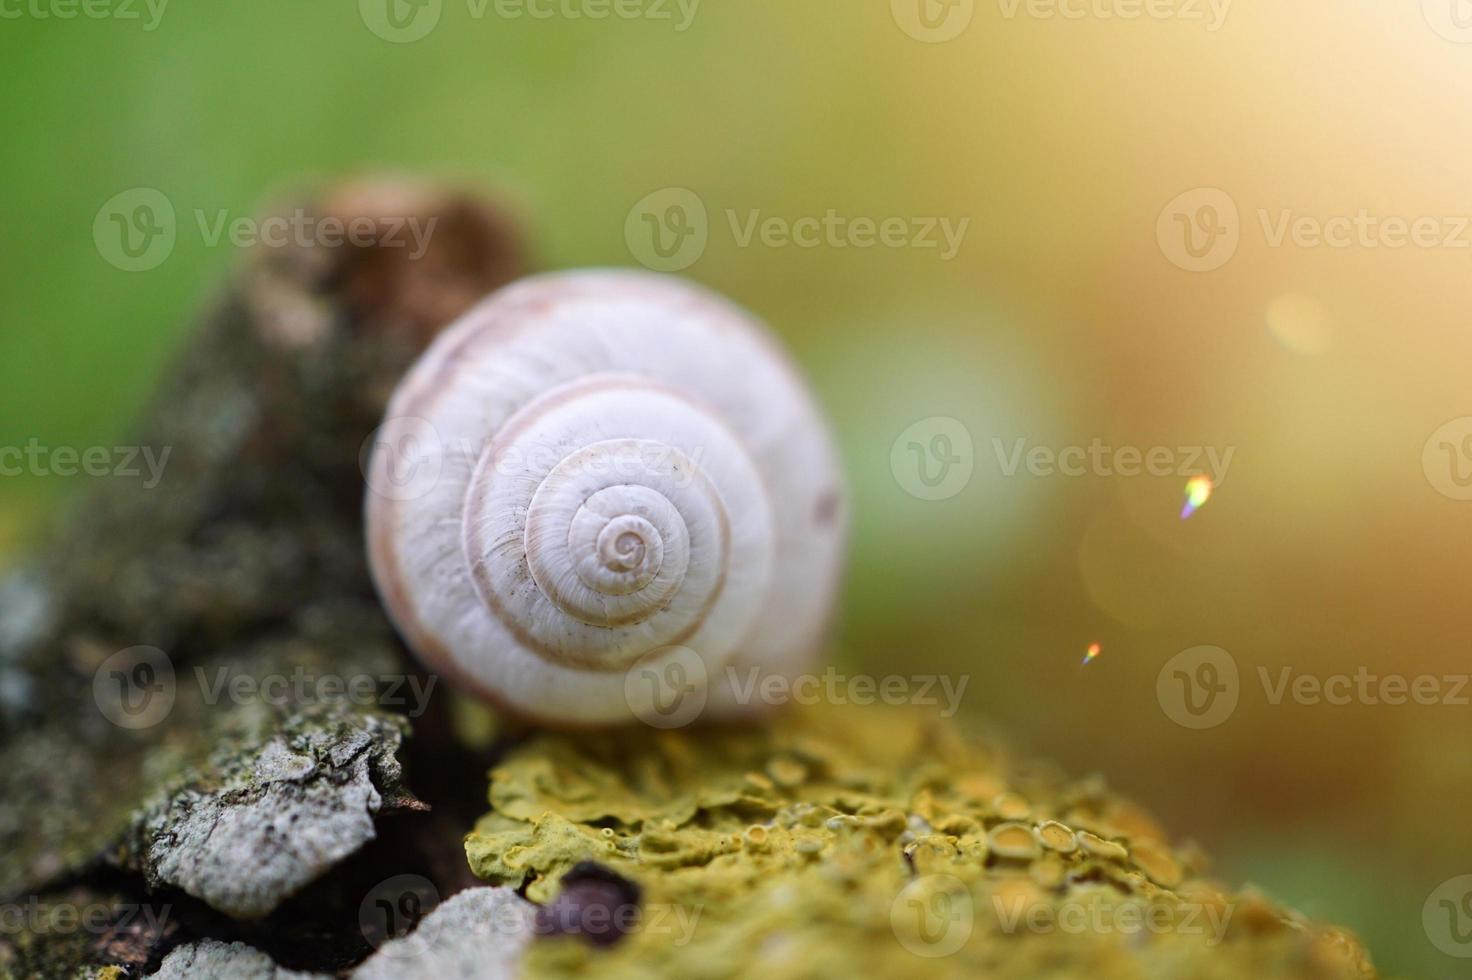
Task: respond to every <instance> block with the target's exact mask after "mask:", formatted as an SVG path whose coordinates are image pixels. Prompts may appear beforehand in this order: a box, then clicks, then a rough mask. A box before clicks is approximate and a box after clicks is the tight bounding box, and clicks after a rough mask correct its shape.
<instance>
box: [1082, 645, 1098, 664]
mask: <svg viewBox="0 0 1472 980" xmlns="http://www.w3.org/2000/svg"><path fill="white" fill-rule="evenodd" d="M1100 652H1101V648H1100V646H1099V644H1097V643H1090V644H1089V649H1088V651H1087V652H1085V653H1084V659H1083V664H1084V665H1085V666H1086V665H1088V664H1090V663H1093V661H1094V658H1095V657H1097V656H1098V655H1099V654H1100Z"/></svg>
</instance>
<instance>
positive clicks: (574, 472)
mask: <svg viewBox="0 0 1472 980" xmlns="http://www.w3.org/2000/svg"><path fill="white" fill-rule="evenodd" d="M372 445H373V447H374V448H373V457H372V459H371V461H370V462H369V463H368V471H367V472H368V483H369V487H370V492H369V494H368V502H367V521H368V541H369V556H370V560H371V565H372V570H373V575H374V579H375V582H376V583H377V585H378V590H379V593H380V595H381V596H382V597H383V599H384V602H385V605H386V606H387V608H388V611H389V614H390V615H391V616H392V618H393V620H394V622H395V623H396V625H397V626H398V627H399V630H400V632H401V633H402V634H403V635H404V637H405V639H406V640H407V641H408V643H409V645H410V646H411V647H412V648H413V649H414V650H415V651H416V653H417V654H418V655H419V657H420V658H421V659H422V660H424V661H425V663H426V664H427V665H428V666H429V667H430V668H431V669H435V670H440V671H443V672H445V673H447V674H450V675H452V676H454V677H457V678H458V679H460V680H461V681H463V682H464V683H466V684H468V685H469V686H471V687H472V688H473V689H475V690H477V691H478V692H480V693H481V694H482V695H484V696H485V697H487V698H489V699H490V700H492V701H494V702H496V703H498V704H500V705H502V706H503V707H505V708H508V709H510V710H512V711H513V712H515V713H518V714H521V715H525V716H528V717H531V718H534V719H538V720H541V721H545V722H552V723H563V724H603V723H610V722H618V721H623V720H628V719H630V718H632V717H633V714H631V705H630V704H629V702H628V699H627V697H626V688H625V679H626V676H627V674H628V672H629V671H630V670H631V669H632V668H633V667H634V665H636V664H640V665H642V666H649V665H651V664H653V665H655V666H656V667H657V666H658V664H659V662H660V661H661V658H663V657H670V656H675V655H676V652H678V654H679V655H681V656H687V657H688V656H689V655H690V652H691V651H693V652H694V653H695V654H696V655H698V656H699V658H700V661H701V665H703V667H704V670H703V672H702V673H703V675H704V677H703V681H704V684H705V687H706V690H705V692H704V694H705V695H707V697H706V700H705V701H704V707H703V711H704V713H705V714H706V715H707V716H710V715H714V716H722V715H731V714H735V713H738V712H740V711H742V710H743V709H744V708H746V707H749V706H748V705H745V704H742V703H740V701H741V699H740V698H738V697H737V694H736V691H737V689H740V688H746V689H747V690H748V691H749V689H750V688H749V680H750V678H751V677H752V676H756V677H763V676H765V675H768V674H780V675H783V676H786V677H789V678H790V677H791V676H792V675H794V674H797V673H800V672H801V671H802V670H804V669H806V668H807V667H808V666H809V665H810V664H811V661H812V658H813V656H814V655H815V654H816V652H817V650H818V648H819V647H820V646H821V644H822V641H823V635H824V632H825V629H826V626H827V624H828V621H829V619H830V616H831V611H832V606H833V602H834V595H835V592H836V590H837V586H838V582H839V573H840V566H841V564H842V560H843V551H844V536H845V519H844V507H843V489H842V479H841V476H840V472H839V466H838V461H837V454H836V452H835V450H834V447H833V443H832V439H831V437H830V434H829V431H828V428H827V426H826V424H825V422H824V420H823V418H822V416H821V414H820V412H819V411H818V409H817V406H816V404H815V403H814V401H813V399H812V397H811V396H810V394H809V393H808V391H807V388H806V386H805V384H804V383H803V381H802V379H801V377H800V376H799V375H798V374H797V372H796V371H795V369H794V368H793V366H792V365H791V364H790V363H789V361H788V359H787V357H786V356H785V354H784V353H783V351H782V350H781V348H780V347H779V346H778V344H777V342H776V341H775V340H774V338H772V337H771V336H770V335H769V334H768V332H767V331H766V329H765V328H764V327H763V326H762V325H761V324H760V323H758V322H756V321H755V320H753V319H752V318H751V317H750V316H749V315H747V314H746V313H744V312H743V311H742V310H740V309H739V308H737V307H736V306H734V305H732V304H731V303H729V302H727V301H726V300H724V299H722V298H721V297H719V296H716V295H714V294H712V293H710V292H708V291H706V290H704V289H701V288H699V287H696V286H694V285H692V284H690V283H687V282H685V281H683V280H679V279H675V278H672V277H664V276H656V275H652V274H647V273H635V272H623V271H586V272H571V273H560V274H553V275H546V276H538V277H534V278H531V279H526V280H523V281H521V282H519V283H516V284H513V285H511V286H509V287H507V288H505V289H503V290H502V291H500V292H498V293H496V294H495V295H493V296H492V297H490V298H489V299H487V300H486V301H485V302H484V303H482V304H481V305H480V306H479V307H477V308H476V309H474V310H472V311H471V312H470V313H468V314H466V315H465V316H464V317H463V318H462V319H461V320H460V321H459V322H457V323H456V324H454V325H453V326H451V327H450V328H449V329H448V330H446V331H445V332H444V333H443V334H442V335H441V336H440V337H439V338H438V339H437V340H436V341H435V343H434V344H433V345H432V346H431V347H430V349H429V351H428V352H427V353H426V354H425V355H424V357H423V358H422V359H421V360H420V361H419V363H418V364H416V365H415V366H414V367H413V368H412V369H411V370H410V372H409V373H408V375H407V376H406V377H405V379H404V380H403V382H402V383H401V384H400V386H399V388H398V390H397V391H396V393H395V395H394V397H393V399H392V402H391V403H390V405H389V409H388V420H387V421H386V423H385V425H384V427H383V428H381V429H380V430H379V433H378V434H377V436H376V437H375V439H374V440H373V442H372ZM737 680H739V681H740V683H739V684H736V683H735V681H737ZM748 700H749V698H748Z"/></svg>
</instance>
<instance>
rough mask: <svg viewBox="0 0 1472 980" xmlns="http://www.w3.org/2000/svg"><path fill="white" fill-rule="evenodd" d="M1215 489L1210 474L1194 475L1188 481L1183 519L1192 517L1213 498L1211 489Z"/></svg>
mask: <svg viewBox="0 0 1472 980" xmlns="http://www.w3.org/2000/svg"><path fill="white" fill-rule="evenodd" d="M1213 489H1215V487H1214V486H1213V485H1212V482H1211V477H1209V476H1193V477H1191V479H1189V480H1187V481H1186V503H1185V506H1183V507H1182V508H1181V520H1183V521H1184V520H1185V519H1186V518H1188V517H1190V516H1191V515H1192V514H1194V513H1196V511H1198V510H1200V509H1201V506H1202V505H1203V504H1205V503H1206V502H1207V501H1208V500H1210V499H1211V491H1212V490H1213Z"/></svg>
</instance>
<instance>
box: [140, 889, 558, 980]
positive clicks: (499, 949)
mask: <svg viewBox="0 0 1472 980" xmlns="http://www.w3.org/2000/svg"><path fill="white" fill-rule="evenodd" d="M535 909H536V906H534V905H532V904H531V903H530V902H528V901H526V900H525V899H523V898H521V897H519V896H518V895H517V894H516V893H515V892H514V891H512V890H511V889H509V888H471V889H468V890H466V891H463V892H461V893H460V894H458V895H456V896H455V897H454V898H451V899H449V900H448V901H446V902H445V903H443V904H442V905H440V906H438V907H437V908H436V909H435V910H434V911H433V912H431V913H430V914H429V915H427V916H425V918H424V921H423V922H421V923H419V927H418V928H417V929H415V930H414V931H413V932H411V933H410V934H409V935H407V936H404V937H403V938H400V939H394V940H391V941H389V942H387V943H384V944H383V947H382V948H380V949H379V950H378V952H376V953H374V954H373V955H372V956H371V957H369V958H368V960H367V961H366V962H364V963H363V964H362V965H361V966H359V967H358V968H357V969H355V970H353V971H352V972H351V973H350V974H348V977H349V980H513V978H514V977H517V976H519V975H520V969H521V967H520V963H521V957H522V954H523V951H524V950H525V949H526V946H527V944H528V943H529V942H530V941H531V939H532V935H533V932H532V917H533V912H534V911H535ZM196 977H209V978H211V980H331V978H330V975H328V974H319V973H299V972H296V971H292V970H287V969H283V968H282V967H280V966H278V965H277V964H276V962H275V961H274V960H272V959H271V957H270V956H268V955H266V954H265V953H263V952H261V951H260V950H257V949H252V948H251V947H249V946H247V945H245V944H244V943H222V942H218V941H215V940H203V941H200V942H197V943H190V944H188V945H186V946H181V947H179V948H178V949H176V950H174V951H173V952H172V953H170V954H169V955H168V957H166V958H165V959H164V961H163V963H162V964H160V966H159V969H158V970H157V971H156V972H154V973H152V974H149V978H150V980H195V978H196Z"/></svg>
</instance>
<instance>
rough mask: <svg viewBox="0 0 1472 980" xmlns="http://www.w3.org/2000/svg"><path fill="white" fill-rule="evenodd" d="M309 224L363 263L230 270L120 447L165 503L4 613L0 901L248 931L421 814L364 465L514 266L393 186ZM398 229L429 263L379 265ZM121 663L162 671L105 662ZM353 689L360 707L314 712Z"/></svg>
mask: <svg viewBox="0 0 1472 980" xmlns="http://www.w3.org/2000/svg"><path fill="white" fill-rule="evenodd" d="M301 206H302V207H303V209H304V210H305V212H306V213H307V214H309V215H315V216H318V217H327V216H337V217H340V218H342V219H345V220H346V219H351V218H354V217H360V216H367V217H369V218H372V219H374V221H375V222H376V227H377V228H378V229H379V235H378V238H379V243H378V244H376V245H374V246H369V247H353V246H344V247H340V248H328V247H323V246H316V247H310V246H299V247H291V248H287V249H276V250H272V249H261V250H258V251H256V252H253V253H251V254H249V255H248V256H247V258H246V260H245V262H244V263H243V269H242V270H241V271H240V272H239V274H238V276H237V278H236V279H235V281H234V282H232V283H231V285H230V287H229V288H228V289H227V291H226V293H225V295H224V296H223V298H222V299H221V300H220V301H219V302H218V303H217V304H216V305H215V307H214V308H213V309H212V310H210V311H209V312H208V314H207V315H206V317H205V323H204V325H203V326H202V328H201V329H200V330H199V331H198V332H197V336H196V337H195V338H194V339H193V341H192V342H191V343H190V345H189V347H188V349H187V351H186V352H185V353H184V355H183V356H182V358H181V359H180V360H179V362H178V364H177V365H176V366H175V368H174V369H173V371H172V372H171V373H170V374H169V375H168V376H167V377H166V379H165V382H164V385H163V387H162V391H161V393H160V395H159V396H158V398H157V401H156V403H155V405H154V407H153V409H152V410H151V411H150V412H149V413H148V414H147V416H146V418H145V421H144V423H143V424H142V426H141V429H140V431H139V435H138V440H139V445H140V446H142V447H148V448H149V450H150V451H151V452H152V454H153V458H154V459H166V464H165V467H164V470H163V475H162V479H161V481H160V482H159V483H158V484H157V486H152V487H149V486H145V485H144V483H145V482H146V481H139V480H117V481H114V482H112V483H110V484H109V485H107V486H106V487H105V488H104V489H103V490H102V491H101V492H99V493H97V494H96V495H95V496H93V497H92V498H90V499H87V500H86V501H84V502H83V503H82V504H81V505H80V506H78V507H77V508H76V510H75V511H74V512H73V513H72V514H70V515H69V516H68V517H67V519H66V520H65V522H64V523H63V524H62V526H61V527H60V528H59V529H58V530H57V532H56V533H54V534H53V535H52V536H51V537H49V538H48V539H47V540H46V541H45V542H44V544H43V545H42V546H41V548H40V549H39V550H38V552H37V556H36V559H35V561H34V563H33V564H32V565H30V566H28V567H26V568H24V569H22V570H21V571H19V572H18V573H15V574H13V575H11V576H10V577H9V579H8V580H7V581H6V582H5V583H4V585H3V586H0V623H3V628H0V697H3V699H4V701H3V709H4V710H3V712H0V719H3V721H0V737H3V743H0V854H3V856H4V857H3V860H0V901H6V902H14V901H17V900H24V899H25V898H26V897H28V896H36V895H44V894H46V893H47V890H48V888H51V887H53V886H54V885H55V884H56V883H58V882H64V881H67V880H74V881H77V880H79V881H85V880H87V876H88V875H89V874H91V873H93V872H94V871H95V869H97V868H99V867H103V866H111V867H114V868H118V869H122V870H123V871H126V872H131V873H139V874H141V876H142V877H141V879H138V880H137V881H136V882H135V887H136V888H137V889H138V891H139V892H140V893H141V891H142V888H141V886H142V885H144V884H146V886H147V887H149V888H153V889H157V888H164V889H175V890H177V891H175V892H173V894H175V895H179V893H182V895H180V899H181V900H182V901H185V902H188V901H189V897H190V896H192V897H193V898H195V899H199V900H200V901H201V902H202V903H203V904H204V905H207V906H210V907H212V908H213V909H214V910H217V911H219V912H221V913H224V914H225V915H227V916H229V917H231V918H233V919H251V918H258V917H261V916H266V915H269V914H270V913H271V912H272V911H273V910H275V909H276V908H277V907H278V906H280V905H281V903H282V902H283V901H285V900H286V899H287V898H289V897H290V896H291V895H293V894H295V893H297V892H299V891H300V890H301V889H303V888H304V887H306V886H308V885H309V884H310V883H311V882H312V881H314V880H315V879H317V878H318V877H320V876H321V875H322V874H323V873H324V872H325V871H327V870H328V869H329V868H331V867H333V866H334V865H336V864H338V863H339V862H341V861H343V860H344V859H345V858H347V857H348V856H349V855H351V854H352V853H354V852H355V851H357V850H358V849H359V848H361V847H362V846H363V845H364V844H365V843H366V842H368V841H369V840H371V839H373V838H374V837H375V836H376V835H377V834H378V832H379V824H380V822H381V818H382V816H383V815H385V814H388V813H392V812H395V811H404V810H412V809H414V808H416V807H419V808H422V806H421V805H420V804H418V803H417V802H416V801H415V799H414V797H413V796H411V795H410V793H409V791H408V790H407V788H406V787H405V785H404V781H403V778H402V775H401V770H400V764H399V758H398V757H399V750H400V748H401V745H402V741H403V738H404V736H405V734H406V733H407V731H408V730H409V722H408V721H407V720H406V719H405V718H404V717H402V714H401V711H400V712H395V711H394V710H393V709H392V707H391V699H386V698H384V697H383V696H382V695H383V694H384V693H385V692H384V689H383V685H384V684H385V683H398V681H397V680H395V678H396V677H402V676H404V675H406V673H409V672H412V667H411V666H410V665H409V664H408V662H407V660H406V659H405V658H404V656H403V653H402V650H401V648H400V647H399V645H398V643H397V641H396V639H395V637H394V635H393V631H392V629H391V628H390V626H389V624H388V623H387V621H386V619H385V617H384V615H383V614H382V612H381V611H380V608H379V606H378V603H377V601H376V599H375V597H374V595H373V590H372V587H371V584H370V582H369V579H368V576H367V572H366V567H365V560H364V557H363V548H362V545H361V530H360V512H361V506H362V495H363V479H362V475H361V471H360V468H359V452H360V449H361V448H362V447H363V445H364V441H365V439H366V438H368V436H369V435H370V433H371V432H372V430H373V429H374V427H375V426H376V425H377V424H378V422H379V421H380V416H381V414H382V411H383V407H384V404H385V402H386V399H387V395H388V393H389V392H390V390H391V389H392V386H393V385H394V383H395V381H396V380H397V378H398V376H399V375H400V374H401V373H402V372H403V370H404V369H405V368H406V367H407V365H408V364H409V363H411V361H412V360H413V358H415V357H416V356H417V355H418V354H419V352H420V351H421V350H422V349H423V348H424V346H425V345H426V343H427V342H428V340H429V339H430V338H431V337H432V336H433V334H434V332H435V331H436V330H437V329H438V328H439V327H440V326H441V325H443V324H444V323H445V322H446V321H447V320H449V319H451V318H453V317H454V316H455V315H457V314H458V313H459V312H461V311H463V310H464V309H465V308H467V307H468V306H469V305H470V304H471V303H473V302H474V301H475V300H477V299H479V298H480V297H482V296H483V295H485V294H486V293H487V292H489V291H490V290H492V289H494V288H495V287H497V286H499V285H501V284H503V283H505V282H507V281H509V280H510V279H512V278H514V277H516V276H517V275H518V274H520V273H521V272H523V271H524V268H523V266H524V260H523V258H522V254H521V245H520V242H519V240H518V237H517V235H516V233H515V232H514V231H513V230H512V228H511V227H510V225H509V224H508V222H507V220H506V218H505V217H504V216H503V215H501V214H499V213H497V212H496V211H494V210H493V209H492V208H490V207H489V206H488V205H486V204H485V203H483V202H482V201H480V200H478V199H474V198H471V197H469V196H465V195H461V194H457V193H453V192H447V191H442V190H436V189H431V188H423V187H417V186H413V185H408V184H404V183H400V182H373V183H361V184H354V185H350V186H346V187H342V188H339V189H337V190H335V191H332V192H330V193H327V194H325V195H322V196H320V197H317V198H316V199H315V200H312V201H308V202H305V203H304V204H302V205H301ZM406 218H414V219H416V220H418V221H420V222H421V227H428V222H430V221H433V222H434V225H433V230H432V232H431V234H430V237H429V247H428V249H427V251H426V252H425V254H423V255H422V256H418V257H412V258H411V256H410V254H409V250H408V249H405V248H401V247H398V246H397V245H395V244H394V243H395V242H403V241H406V240H407V236H405V235H403V234H402V233H401V232H396V231H395V229H396V228H397V227H398V226H399V222H400V221H401V219H406ZM395 236H397V237H395ZM165 452H167V454H168V455H167V457H165V456H164V453H165ZM140 646H146V647H152V648H156V651H162V653H159V652H154V651H148V650H142V651H134V652H121V651H129V650H132V649H133V648H137V647H140ZM170 671H172V675H173V676H172V680H170V678H169V677H168V676H167V675H168V674H169V672H170ZM357 677H366V678H371V679H372V682H373V683H374V684H375V685H377V692H378V693H377V695H375V696H372V697H363V696H359V695H361V693H362V692H358V695H353V694H350V693H349V692H344V691H343V690H341V689H340V688H341V685H338V688H339V689H337V690H324V691H319V690H318V689H317V688H316V684H317V682H318V681H319V680H321V679H323V678H328V679H330V678H344V679H352V678H357ZM238 678H248V679H250V681H253V682H257V683H258V682H261V681H265V680H267V679H272V680H273V684H272V685H268V686H266V687H265V688H263V689H262V691H263V692H264V694H265V696H264V697H262V696H245V697H238V696H236V695H235V694H233V693H232V690H234V691H243V690H248V685H247V687H246V688H242V687H240V686H239V685H241V684H245V683H246V682H245V681H240V680H238ZM222 681H223V682H224V683H225V686H224V687H221V682H222ZM416 681H417V682H419V683H428V681H427V680H426V679H423V678H420V677H417V676H416ZM135 682H137V684H136V685H135ZM328 683H333V682H332V681H330V680H329V682H328ZM364 683H365V684H367V683H369V682H368V681H364ZM230 684H235V685H237V686H236V687H235V688H234V689H232V688H231V687H230V686H229V685H230ZM365 690H366V688H365ZM421 691H422V688H421ZM319 694H320V695H322V696H319ZM124 696H127V697H128V698H129V699H130V700H129V706H130V707H132V708H134V709H136V711H135V713H134V714H129V713H127V712H126V711H123V710H122V709H123V707H124V705H123V702H122V698H123V697H124ZM166 709H167V710H166ZM401 710H402V709H401ZM457 836H458V835H457V834H456V833H455V832H454V831H451V835H450V837H449V842H450V844H451V845H452V846H453V843H454V841H455V839H456V837H457ZM355 902H356V899H355ZM355 910H356V904H354V911H355ZM6 945H7V942H6V937H5V936H4V935H0V963H3V962H4V949H5V947H6ZM9 945H10V946H14V945H15V944H14V943H10V944H9ZM10 952H11V957H12V958H14V956H15V955H16V954H15V951H14V949H11V951H10ZM359 952H361V951H356V950H353V951H349V953H348V954H345V955H356V954H357V953H359ZM45 959H46V958H45V957H39V958H38V957H35V956H33V957H30V958H29V959H28V960H26V961H25V963H24V964H23V965H22V966H21V967H19V969H22V970H31V969H36V968H39V966H40V964H41V962H42V961H44V960H45ZM62 959H63V960H64V959H65V958H64V957H63V958H62ZM106 961H107V958H106V956H105V955H102V956H99V959H98V962H106ZM57 962H58V963H60V962H61V961H60V960H58V961H57ZM63 972H65V971H64V970H63Z"/></svg>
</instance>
